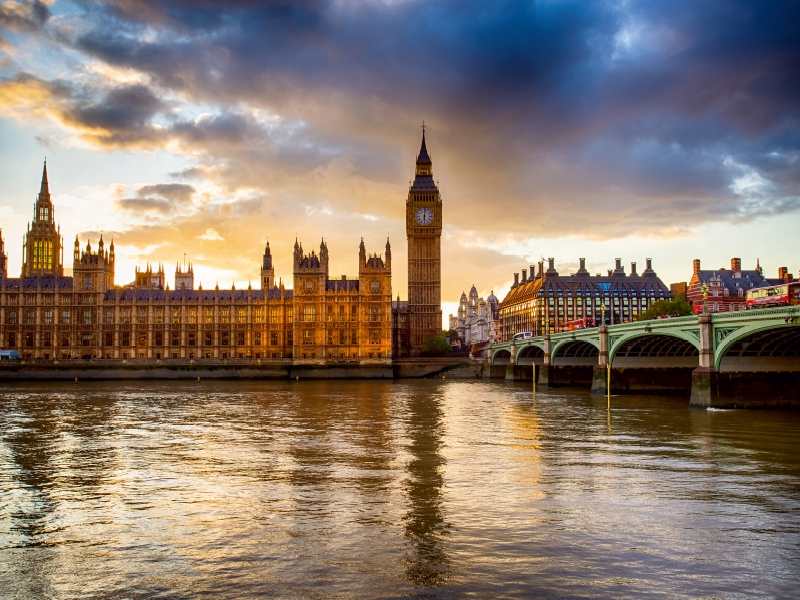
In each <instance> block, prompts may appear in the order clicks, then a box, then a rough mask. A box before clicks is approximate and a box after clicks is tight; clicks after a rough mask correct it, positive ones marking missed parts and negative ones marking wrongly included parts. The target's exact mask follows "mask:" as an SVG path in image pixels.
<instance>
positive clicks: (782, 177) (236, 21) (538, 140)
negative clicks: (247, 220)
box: [31, 0, 800, 236]
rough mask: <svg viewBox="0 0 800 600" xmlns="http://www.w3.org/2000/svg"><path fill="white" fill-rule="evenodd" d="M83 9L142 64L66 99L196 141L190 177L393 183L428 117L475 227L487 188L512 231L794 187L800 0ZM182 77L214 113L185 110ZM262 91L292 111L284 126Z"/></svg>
mask: <svg viewBox="0 0 800 600" xmlns="http://www.w3.org/2000/svg"><path fill="white" fill-rule="evenodd" d="M31 6H32V5H31ZM85 10H86V12H85V15H84V17H85V18H84V19H83V21H82V24H81V25H80V26H78V27H75V28H73V29H72V30H65V31H64V32H62V33H61V36H62V37H61V38H59V39H68V40H69V43H70V44H71V45H72V46H73V48H75V49H77V50H79V51H81V52H84V53H86V54H88V55H91V56H92V57H94V58H96V59H99V60H101V61H103V62H105V63H108V64H110V65H113V66H116V67H125V68H131V69H134V70H135V71H138V72H140V73H141V74H143V76H144V78H145V79H146V81H147V82H148V83H146V84H139V85H136V86H122V87H119V86H117V87H114V88H113V89H111V90H107V91H103V90H97V91H95V93H94V94H93V95H91V97H90V98H83V97H79V96H78V95H74V97H75V100H74V104H72V105H70V106H69V108H68V110H67V111H66V113H65V114H67V116H68V117H69V118H70V119H72V120H73V121H74V122H75V123H78V124H80V126H82V127H86V128H88V129H92V128H99V129H104V130H106V132H107V133H106V135H105V136H102V137H98V138H97V143H98V144H100V145H105V146H106V147H114V148H116V147H126V146H138V147H144V146H147V145H150V146H152V147H158V146H163V145H164V144H167V143H169V142H171V141H172V142H178V143H179V144H180V145H181V147H182V148H185V149H191V151H192V153H193V156H195V157H196V163H197V164H195V165H191V166H190V167H188V168H187V170H186V171H185V173H184V176H185V177H192V178H193V179H197V180H198V181H199V180H202V179H204V178H205V179H212V180H214V181H215V183H218V184H220V185H223V186H225V187H227V188H228V189H231V188H234V187H236V186H244V187H247V186H250V187H255V188H258V187H259V186H261V187H262V188H263V187H265V186H266V185H267V183H268V182H269V181H270V177H273V176H274V174H275V173H276V172H278V171H280V172H286V173H292V174H294V175H298V174H302V173H303V172H311V171H312V170H315V169H319V168H323V167H325V166H326V165H328V164H329V163H330V162H331V161H333V160H334V159H335V158H337V157H345V158H347V159H348V160H349V161H350V162H351V164H352V173H356V174H359V175H362V174H363V175H364V176H365V177H368V178H373V179H378V180H382V181H388V182H391V183H392V184H399V183H402V182H403V181H404V180H405V179H406V178H407V177H408V165H406V164H405V163H404V161H408V155H410V154H411V152H413V150H414V149H415V148H413V147H412V144H416V143H418V142H417V139H416V133H414V134H412V133H410V131H413V130H412V129H411V128H412V127H415V126H416V125H417V124H418V123H419V121H421V119H422V118H425V119H426V120H428V122H429V123H430V124H431V140H430V144H429V147H430V148H431V149H432V151H433V154H434V162H435V170H436V172H437V176H438V174H444V175H445V176H446V180H445V181H444V183H445V185H446V191H447V193H449V194H452V196H453V197H455V198H458V203H459V208H460V209H461V210H459V211H458V212H457V214H454V215H453V219H454V221H455V222H456V223H457V224H458V225H459V226H461V227H462V228H465V229H474V230H482V229H484V228H486V227H487V225H486V222H485V215H484V213H483V211H484V210H485V206H486V202H487V200H490V201H491V202H492V204H493V206H494V208H495V213H494V214H495V218H494V222H493V224H492V226H493V227H494V228H495V229H497V230H501V231H509V232H512V233H515V232H516V233H519V232H528V233H534V234H538V235H557V234H559V233H563V232H565V231H567V230H568V231H570V232H574V233H587V232H591V235H599V236H617V235H624V234H626V233H630V232H631V231H650V230H652V229H654V228H655V229H658V228H660V227H665V228H669V227H674V226H676V224H678V223H685V222H686V221H687V220H688V221H691V222H692V223H693V224H697V223H701V222H704V221H712V220H720V219H729V220H736V219H741V218H746V216H747V214H749V211H751V212H757V214H760V215H764V214H775V213H782V212H786V211H791V210H796V207H797V205H798V202H797V199H798V197H799V196H800V194H798V183H799V182H800V162H799V161H798V156H799V155H800V69H798V67H797V64H798V63H799V62H800V60H798V57H800V41H799V40H800V36H797V35H796V23H797V22H800V4H798V3H797V2H789V1H775V2H756V1H742V0H718V1H716V2H713V3H709V2H696V1H690V0H675V1H671V2H658V3H653V2H635V1H633V2H621V3H616V4H615V3H609V2H599V1H598V2H571V1H564V2H557V1H553V2H512V1H498V2H489V3H487V2H479V1H477V0H459V1H455V0H445V1H441V2H433V1H424V2H423V1H417V0H409V1H405V2H403V1H398V2H390V3H385V2H367V1H363V2H359V1H352V2H343V1H337V2H333V1H331V2H326V1H323V0H308V1H288V0H287V1H281V2H279V1H274V2H258V1H255V0H229V1H225V2H222V1H219V2H212V1H211V0H176V1H173V2H156V1H155V0H113V1H108V2H105V3H103V2H100V3H86V4H85ZM166 97H171V98H175V97H178V98H180V99H181V101H185V102H190V103H193V104H195V105H203V106H212V107H213V110H211V111H209V112H211V113H213V114H208V115H204V116H202V117H199V118H195V119H192V120H188V119H185V118H183V119H180V118H178V117H176V116H174V115H172V114H171V113H170V110H171V106H172V105H170V104H169V103H167V102H166V101H165V100H164V98H166ZM246 106H249V107H257V108H259V109H262V110H264V111H267V112H269V113H271V114H273V115H277V116H279V117H280V126H279V129H275V128H274V127H273V126H271V125H265V124H264V122H263V121H259V120H258V119H256V118H255V117H253V116H252V115H251V114H250V113H249V112H248V111H247V109H246ZM158 115H161V118H162V122H163V124H162V126H161V127H155V126H154V125H153V123H154V120H155V119H156V118H157V116H158ZM292 123H300V124H302V127H300V128H298V129H296V130H292V128H291V124H292ZM276 127H278V126H276ZM280 128H282V129H280ZM404 157H406V158H404ZM742 181H751V182H752V184H750V185H744V184H743V183H741V182H742ZM737 182H738V183H737ZM323 196H324V194H320V195H319V197H323ZM309 201H311V200H309ZM383 206H388V203H378V206H377V208H376V211H380V210H383V208H382V207H383ZM599 207H602V210H600V209H599ZM566 210H571V211H575V212H577V213H578V214H587V215H591V217H590V218H587V219H583V220H581V219H579V220H572V219H564V218H563V213H564V211H566ZM587 234H588V233H587Z"/></svg>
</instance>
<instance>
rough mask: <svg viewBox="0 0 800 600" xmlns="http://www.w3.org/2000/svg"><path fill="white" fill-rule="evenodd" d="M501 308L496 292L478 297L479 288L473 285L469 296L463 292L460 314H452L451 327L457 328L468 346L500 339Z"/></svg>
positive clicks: (459, 304) (459, 335) (459, 307)
mask: <svg viewBox="0 0 800 600" xmlns="http://www.w3.org/2000/svg"><path fill="white" fill-rule="evenodd" d="M499 308H500V303H499V302H498V300H497V297H496V296H495V295H494V292H492V293H491V294H490V295H489V297H488V298H487V299H486V300H484V299H483V298H479V297H478V290H476V289H475V286H474V285H473V286H472V288H471V289H470V291H469V297H467V294H466V293H462V294H461V300H460V301H459V303H458V314H457V315H456V316H453V315H450V329H455V330H456V332H457V333H458V337H459V338H460V339H462V340H463V342H464V344H465V345H466V346H473V345H475V344H482V343H486V342H495V341H500V338H499V334H500V330H499V326H498V327H496V324H497V318H498V311H499ZM498 325H499V324H498Z"/></svg>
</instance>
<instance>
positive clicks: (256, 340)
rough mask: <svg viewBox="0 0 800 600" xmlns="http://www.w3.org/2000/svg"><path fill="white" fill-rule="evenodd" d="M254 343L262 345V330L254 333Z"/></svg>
mask: <svg viewBox="0 0 800 600" xmlns="http://www.w3.org/2000/svg"><path fill="white" fill-rule="evenodd" d="M253 345H255V346H260V345H261V332H260V331H256V332H255V333H254V334H253Z"/></svg>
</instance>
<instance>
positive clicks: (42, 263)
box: [33, 240, 53, 269]
mask: <svg viewBox="0 0 800 600" xmlns="http://www.w3.org/2000/svg"><path fill="white" fill-rule="evenodd" d="M33 268H34V269H52V268H53V242H51V241H48V240H36V241H34V242H33Z"/></svg>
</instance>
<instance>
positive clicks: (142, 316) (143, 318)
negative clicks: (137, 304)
mask: <svg viewBox="0 0 800 600" xmlns="http://www.w3.org/2000/svg"><path fill="white" fill-rule="evenodd" d="M138 322H139V323H147V309H146V308H140V309H139V319H138Z"/></svg>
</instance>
